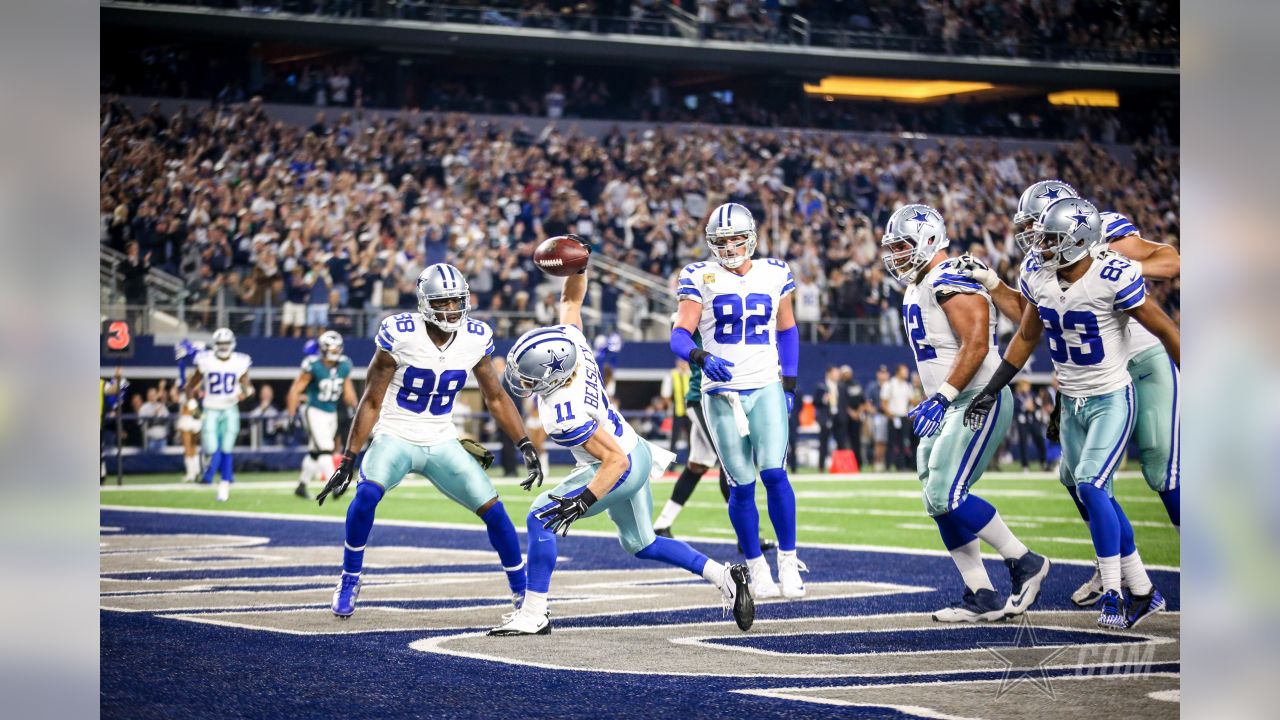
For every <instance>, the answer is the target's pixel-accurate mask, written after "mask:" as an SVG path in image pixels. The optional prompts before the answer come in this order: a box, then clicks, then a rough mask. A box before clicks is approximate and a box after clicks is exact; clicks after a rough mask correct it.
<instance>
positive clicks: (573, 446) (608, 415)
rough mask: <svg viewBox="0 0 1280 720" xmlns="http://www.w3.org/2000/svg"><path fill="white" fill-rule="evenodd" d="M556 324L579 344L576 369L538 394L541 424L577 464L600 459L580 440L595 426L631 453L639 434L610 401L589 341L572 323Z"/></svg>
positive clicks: (586, 437) (586, 436) (592, 430)
mask: <svg viewBox="0 0 1280 720" xmlns="http://www.w3.org/2000/svg"><path fill="white" fill-rule="evenodd" d="M555 327H556V329H559V330H562V331H563V332H564V334H565V335H567V336H568V337H569V339H570V340H572V341H573V344H574V345H577V346H578V369H577V371H576V372H575V373H574V374H573V379H571V380H570V381H569V382H567V383H565V384H564V385H563V386H561V387H560V388H558V389H556V390H555V391H553V392H552V393H551V394H550V395H547V396H546V397H542V396H538V418H539V419H541V420H542V428H543V429H544V430H546V431H547V435H548V436H549V437H550V438H551V439H552V440H554V441H555V442H556V443H558V444H560V445H562V446H564V447H567V448H569V450H570V451H571V452H572V453H573V457H574V459H575V460H577V461H578V464H579V465H584V464H586V465H589V464H591V463H595V462H599V460H598V459H596V457H595V456H593V455H592V454H591V453H589V452H587V451H586V450H583V449H582V444H583V443H585V442H586V441H587V439H588V438H590V437H591V435H592V433H594V432H595V431H596V429H597V428H603V429H604V430H605V431H606V432H609V433H612V434H613V439H614V440H616V441H617V442H618V446H619V447H621V448H622V452H624V453H627V454H628V455H629V454H631V451H632V450H634V449H635V447H636V443H637V442H639V436H638V435H636V431H635V430H632V429H631V425H630V424H628V423H627V421H626V420H625V419H623V417H622V414H621V413H619V412H618V411H617V410H615V409H614V408H613V407H612V406H611V405H610V404H609V396H608V395H607V394H606V393H605V389H604V383H603V382H602V381H601V379H600V368H599V366H597V365H596V360H595V356H594V355H592V351H591V344H590V343H588V342H587V338H586V336H584V335H583V334H582V331H581V330H579V329H578V328H577V327H576V326H574V325H557V326H555Z"/></svg>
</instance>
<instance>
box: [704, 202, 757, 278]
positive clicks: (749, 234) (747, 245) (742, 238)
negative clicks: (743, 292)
mask: <svg viewBox="0 0 1280 720" xmlns="http://www.w3.org/2000/svg"><path fill="white" fill-rule="evenodd" d="M707 246H708V247H710V248H711V255H712V257H714V258H715V259H716V261H717V262H719V263H720V264H721V265H723V266H724V267H726V268H730V269H733V268H736V267H740V266H741V265H742V263H744V262H746V261H747V260H748V259H750V258H751V256H752V255H755V254H756V221H755V218H752V217H751V211H750V210H748V209H747V208H746V207H745V206H743V205H739V204H738V203H725V204H723V205H721V206H720V207H718V208H716V209H715V210H714V211H713V212H712V213H711V218H710V219H709V220H707ZM739 250H741V251H742V252H739Z"/></svg>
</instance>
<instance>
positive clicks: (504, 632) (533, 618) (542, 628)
mask: <svg viewBox="0 0 1280 720" xmlns="http://www.w3.org/2000/svg"><path fill="white" fill-rule="evenodd" d="M550 633H551V617H550V616H549V615H548V614H547V613H536V612H534V611H532V610H526V609H524V608H520V609H519V610H516V611H514V612H509V613H507V614H506V615H503V616H502V624H501V625H499V626H498V627H496V628H494V629H492V630H490V631H489V634H490V635H495V636H508V635H549V634H550Z"/></svg>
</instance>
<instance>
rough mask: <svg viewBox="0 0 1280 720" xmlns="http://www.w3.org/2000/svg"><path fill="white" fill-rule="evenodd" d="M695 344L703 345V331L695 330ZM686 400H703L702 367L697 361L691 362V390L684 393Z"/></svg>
mask: <svg viewBox="0 0 1280 720" xmlns="http://www.w3.org/2000/svg"><path fill="white" fill-rule="evenodd" d="M693 344H694V345H697V346H698V347H702V333H700V332H698V331H697V330H694V331H693ZM684 402H685V404H686V405H688V404H689V403H696V402H702V368H701V367H699V366H698V365H697V363H689V392H687V393H685V395H684Z"/></svg>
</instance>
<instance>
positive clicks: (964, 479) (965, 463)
mask: <svg viewBox="0 0 1280 720" xmlns="http://www.w3.org/2000/svg"><path fill="white" fill-rule="evenodd" d="M1002 394H1003V393H997V394H996V403H995V405H994V406H992V408H991V412H989V413H987V419H986V422H984V423H983V424H982V429H981V430H979V431H978V432H976V433H974V435H973V439H972V440H970V441H969V444H968V445H967V446H966V447H965V449H964V459H962V460H961V461H960V469H959V470H957V471H956V477H955V479H954V480H952V481H951V490H950V491H949V492H948V493H947V498H948V500H949V503H948V506H947V507H948V509H949V510H954V509H955V508H956V507H957V506H958V505H959V504H960V498H959V496H960V493H961V491H962V490H963V489H964V488H965V487H967V486H968V482H969V476H970V475H972V473H973V468H974V467H976V466H977V464H978V458H981V457H982V453H983V452H985V451H986V448H987V441H988V440H990V439H991V434H992V432H994V431H995V427H996V424H997V421H998V418H999V417H1000V398H1001V395H1002ZM979 444H981V449H979V450H978V452H977V454H976V455H975V454H974V453H973V451H974V448H975V446H977V445H979Z"/></svg>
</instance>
